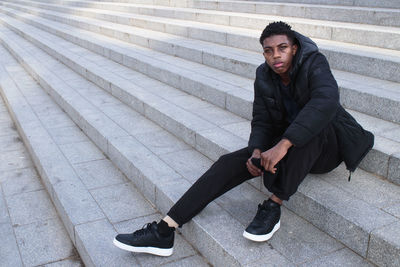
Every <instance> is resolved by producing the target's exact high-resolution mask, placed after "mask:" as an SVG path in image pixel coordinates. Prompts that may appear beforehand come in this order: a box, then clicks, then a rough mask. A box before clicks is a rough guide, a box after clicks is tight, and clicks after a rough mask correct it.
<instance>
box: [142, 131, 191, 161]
mask: <svg viewBox="0 0 400 267" xmlns="http://www.w3.org/2000/svg"><path fill="white" fill-rule="evenodd" d="M135 137H136V138H137V139H138V140H139V141H140V142H141V143H142V144H143V145H145V146H146V147H147V148H149V149H150V150H151V151H152V152H153V153H155V154H156V155H162V154H166V153H171V152H175V151H181V150H187V149H189V148H190V146H188V145H187V144H185V143H184V142H182V141H180V140H179V139H177V138H176V137H175V136H173V135H172V134H170V133H168V132H166V131H157V132H152V133H151V134H148V133H145V134H138V135H136V136H135Z"/></svg>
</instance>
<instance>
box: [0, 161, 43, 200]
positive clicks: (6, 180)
mask: <svg viewBox="0 0 400 267" xmlns="http://www.w3.org/2000/svg"><path fill="white" fill-rule="evenodd" d="M2 176H3V179H1V180H2V187H3V191H4V194H5V195H6V196H11V195H16V194H20V193H25V192H31V191H37V190H40V189H43V185H42V184H41V182H40V179H39V176H38V175H37V173H36V171H35V170H34V169H33V168H25V169H17V170H11V171H6V172H3V174H2Z"/></svg>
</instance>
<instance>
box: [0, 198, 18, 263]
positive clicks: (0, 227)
mask: <svg viewBox="0 0 400 267" xmlns="http://www.w3.org/2000/svg"><path fill="white" fill-rule="evenodd" d="M0 202H1V200H0ZM0 204H1V203H0ZM0 209H1V207H0ZM0 235H1V243H2V245H1V246H0V258H1V261H2V262H4V263H6V264H7V265H8V266H13V267H14V266H15V267H22V266H24V265H23V263H22V260H21V255H20V252H19V248H18V246H17V241H16V239H15V235H14V230H13V228H12V226H11V224H9V223H0Z"/></svg>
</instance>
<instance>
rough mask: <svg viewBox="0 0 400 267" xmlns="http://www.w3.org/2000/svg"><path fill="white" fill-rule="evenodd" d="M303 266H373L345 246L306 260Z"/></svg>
mask: <svg viewBox="0 0 400 267" xmlns="http://www.w3.org/2000/svg"><path fill="white" fill-rule="evenodd" d="M300 266H302V267H305V266H307V267H308V266H312V267H322V266H326V267H328V266H343V267H353V266H355V267H356V266H357V267H364V266H369V267H372V266H374V265H373V264H371V263H370V262H368V261H366V260H365V259H363V258H361V257H360V256H358V255H356V254H355V253H353V252H352V251H351V250H349V249H347V248H343V249H340V250H338V251H336V252H333V253H329V254H327V255H321V257H319V258H318V259H316V260H314V261H310V262H306V263H304V264H302V265H300Z"/></svg>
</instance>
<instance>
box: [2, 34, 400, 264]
mask: <svg viewBox="0 0 400 267" xmlns="http://www.w3.org/2000/svg"><path fill="white" fill-rule="evenodd" d="M5 36H7V38H4V37H5ZM1 39H2V42H4V44H5V46H6V47H7V49H10V50H11V51H12V53H13V55H14V56H15V57H16V58H18V60H19V61H20V62H23V65H24V66H26V68H27V69H29V71H30V73H31V75H33V76H36V77H37V78H38V80H39V81H40V83H41V85H42V86H43V87H44V88H45V89H46V91H47V92H48V93H49V94H50V95H51V96H52V97H53V98H54V100H55V101H56V102H57V103H58V104H59V105H60V106H61V107H62V108H63V109H64V110H66V111H67V113H69V114H70V116H71V118H72V119H73V120H74V121H76V123H77V124H78V125H79V126H80V127H81V128H82V129H83V130H84V131H85V133H86V134H88V135H89V136H90V137H91V139H92V140H94V142H95V143H96V144H97V145H98V146H99V147H100V148H102V150H103V152H104V153H106V154H107V155H108V156H109V158H110V159H111V160H112V161H113V162H114V163H116V165H118V166H119V168H120V169H121V170H122V171H123V172H124V173H126V174H128V175H127V176H128V178H130V179H131V180H132V181H133V182H134V183H135V184H137V186H138V188H139V189H140V190H141V191H142V192H144V194H145V195H146V197H148V199H149V200H150V201H152V202H153V203H155V204H156V206H157V208H159V209H160V210H161V211H162V212H164V213H165V212H166V211H167V210H168V209H169V207H170V206H171V205H172V204H173V203H174V202H175V201H176V200H177V199H178V198H179V197H180V195H181V194H182V193H183V192H184V191H185V190H187V188H188V186H190V184H191V183H193V182H194V180H195V178H197V177H195V174H194V173H196V174H199V173H201V172H203V171H204V170H205V169H206V168H208V167H209V166H210V165H211V163H212V161H210V160H209V159H207V158H206V157H204V156H203V155H201V154H200V153H198V152H197V151H195V150H193V149H191V148H190V147H188V145H186V144H184V143H182V141H180V140H178V139H176V138H174V137H173V136H172V135H170V134H168V133H167V132H165V131H164V130H162V129H161V128H159V127H158V126H156V125H154V124H152V125H149V124H151V123H150V122H149V121H147V120H146V121H143V120H144V118H143V117H141V116H140V115H139V114H137V113H136V114H134V113H135V112H133V111H130V112H129V111H128V109H127V107H126V106H125V105H123V104H122V103H120V102H118V100H117V99H115V98H113V97H112V96H111V95H108V94H106V93H104V91H102V90H101V89H100V88H98V87H96V86H94V85H93V84H91V83H89V82H88V81H87V80H85V79H84V78H82V77H80V76H79V75H78V74H76V73H74V72H73V71H72V70H70V69H68V68H66V67H64V68H62V64H61V63H59V62H57V61H56V60H55V59H52V58H51V57H50V56H48V55H46V54H45V53H44V52H42V51H40V50H39V49H33V47H30V46H29V45H28V43H27V42H26V41H24V40H22V39H21V38H20V37H18V36H16V35H15V34H13V33H11V32H9V31H8V30H5V29H3V30H2V32H1ZM49 41H50V40H49ZM57 44H58V45H60V46H63V47H64V49H65V52H66V56H72V55H68V53H69V52H67V50H68V49H67V48H66V46H64V45H67V43H65V42H64V43H59V42H57ZM22 47H23V48H25V49H28V53H29V55H32V56H31V57H26V55H24V51H23V49H21V48H22ZM80 53H82V54H81V55H82V56H84V55H85V54H86V53H85V51H81V52H80ZM39 62H46V65H47V64H49V65H51V66H52V67H51V69H57V74H54V73H52V72H51V71H49V70H48V69H47V68H45V67H39ZM60 77H62V78H60ZM66 87H67V88H66ZM135 90H139V88H135ZM94 95H99V96H101V101H99V99H96V98H94V99H93V96H94ZM145 109H150V108H148V107H145ZM121 116H122V117H123V119H121ZM118 118H119V119H118ZM145 122H146V123H147V126H146V127H145V128H143V127H141V126H142V125H143V124H144V125H146V123H145ZM130 125H135V126H136V127H134V128H132V127H130ZM153 127H155V128H153ZM146 128H147V129H146ZM132 129H134V130H135V131H136V133H135V132H132ZM140 129H142V130H143V129H144V132H143V131H142V132H138V130H139V131H140ZM150 133H153V134H150ZM161 136H162V138H160V137H161ZM103 140H104V142H103ZM104 144H106V146H105V147H104ZM183 161H184V162H186V163H189V165H190V166H185V164H181V163H182V162H183ZM191 162H193V163H195V164H191ZM152 166H158V167H157V168H153V167H152ZM307 179H313V178H307ZM259 181H260V180H258V182H259ZM255 182H257V181H255ZM325 184H326V185H328V183H325ZM318 186H320V185H318ZM328 186H329V185H328ZM331 187H333V186H331ZM322 188H325V186H323V187H322ZM328 191H329V190H328ZM346 196H347V194H346ZM265 197H266V196H265V194H262V193H261V192H260V191H257V190H256V189H255V188H254V187H252V186H250V185H248V184H243V185H242V186H240V187H238V188H236V189H235V190H234V191H232V192H230V193H228V194H226V195H224V196H223V197H222V198H220V199H219V200H218V201H217V202H216V203H212V204H210V205H209V206H208V207H207V208H206V209H205V210H204V211H203V212H202V213H201V214H200V215H199V216H197V217H196V218H195V219H194V220H192V222H190V223H188V224H187V225H186V226H185V227H184V228H182V232H183V234H184V235H185V237H186V238H187V239H188V240H189V241H191V242H192V243H193V244H195V245H196V246H197V247H198V249H199V250H200V252H201V253H202V254H203V255H205V256H206V257H207V259H209V261H210V262H211V263H212V264H215V265H216V266H226V265H228V266H236V265H240V266H260V265H265V264H267V263H268V264H273V265H279V266H292V265H293V264H295V265H300V264H304V265H310V264H318V263H319V262H325V263H327V264H333V262H335V261H337V260H338V259H337V258H336V257H335V255H337V252H338V250H339V251H341V254H342V255H344V257H343V259H340V260H339V261H340V262H343V263H344V262H351V263H352V264H354V265H355V266H358V265H359V266H364V265H368V262H366V261H365V260H363V259H361V258H360V257H359V256H356V255H355V254H354V253H352V252H350V250H348V249H347V248H343V245H341V244H340V243H338V242H337V241H335V240H333V239H332V238H330V237H328V236H327V235H326V234H324V233H323V232H321V231H319V230H317V229H316V228H314V227H313V226H311V225H310V224H308V223H307V222H306V221H304V220H303V219H301V218H300V217H298V216H297V215H295V214H293V213H292V212H290V211H288V210H286V209H284V211H283V214H284V215H283V219H284V220H285V221H286V223H284V224H283V226H282V229H281V230H280V232H279V234H277V235H276V236H275V237H274V238H273V240H271V241H270V244H265V243H264V244H255V243H252V242H249V241H246V240H244V239H243V238H238V236H240V233H241V232H242V231H243V228H244V226H245V225H246V224H247V223H248V221H249V220H251V217H252V216H253V215H254V212H255V209H256V203H258V202H259V201H261V200H262V199H264V198H265ZM349 197H350V198H352V197H351V196H350V195H349ZM352 199H353V198H352ZM357 202H359V203H357V204H358V205H360V203H363V204H361V205H365V207H363V211H364V212H367V213H369V212H377V213H378V214H379V215H381V216H379V217H378V218H379V219H378V220H376V221H375V222H372V224H373V225H374V226H372V225H371V222H368V224H369V226H370V227H371V226H372V228H374V227H378V228H379V226H378V225H382V226H383V225H386V224H387V223H389V222H394V221H396V220H397V219H396V218H395V217H394V216H390V215H388V214H385V213H383V212H382V211H380V210H378V209H377V208H375V207H371V206H369V205H367V204H366V203H364V202H363V201H361V200H360V201H359V200H357ZM232 203H236V204H235V205H232ZM238 207H239V208H238ZM375 215H376V214H375ZM321 218H325V217H321ZM226 222H229V223H226ZM296 229H297V230H296ZM299 229H301V230H299ZM350 231H351V230H350ZM232 240H235V242H232ZM289 240H290V241H289ZM288 242H290V246H288ZM305 244H306V245H305ZM271 245H272V246H273V247H274V249H272V248H271V247H270V246H271ZM244 247H246V248H248V250H247V249H246V250H244V249H243V248H244ZM282 255H283V256H282ZM364 256H365V255H364ZM385 257H389V258H390V256H388V255H385Z"/></svg>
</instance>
